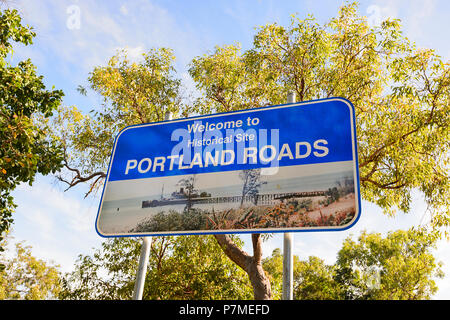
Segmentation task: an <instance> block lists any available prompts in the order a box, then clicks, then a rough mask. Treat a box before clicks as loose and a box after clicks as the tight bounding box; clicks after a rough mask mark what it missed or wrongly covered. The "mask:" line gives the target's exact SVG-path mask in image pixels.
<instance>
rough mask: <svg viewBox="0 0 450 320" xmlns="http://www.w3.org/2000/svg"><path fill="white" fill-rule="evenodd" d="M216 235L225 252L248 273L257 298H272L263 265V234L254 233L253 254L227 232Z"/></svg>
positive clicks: (254, 295)
mask: <svg viewBox="0 0 450 320" xmlns="http://www.w3.org/2000/svg"><path fill="white" fill-rule="evenodd" d="M214 237H215V238H216V240H217V242H218V243H219V245H220V247H221V248H222V250H223V252H224V253H225V254H226V255H227V256H228V257H229V258H230V259H231V260H232V261H233V262H234V263H236V264H237V265H238V266H239V267H241V268H242V269H243V270H244V271H245V272H246V273H247V274H248V277H249V279H250V282H251V284H252V287H253V297H254V298H255V300H270V299H272V290H271V287H270V281H269V279H268V278H267V276H266V273H265V272H264V269H263V267H262V248H261V235H260V234H259V233H258V234H252V244H253V256H250V255H249V254H248V253H246V252H245V251H243V250H242V249H240V248H239V247H238V246H237V245H236V244H235V243H234V242H233V241H232V240H231V238H230V237H229V236H228V235H226V234H215V235H214Z"/></svg>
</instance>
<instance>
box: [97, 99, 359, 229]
mask: <svg viewBox="0 0 450 320" xmlns="http://www.w3.org/2000/svg"><path fill="white" fill-rule="evenodd" d="M354 121H355V118H354V109H353V106H352V105H351V103H350V102H349V101H347V100H345V99H342V98H331V99H323V100H317V101H311V102H304V103H295V104H287V105H279V106H270V107H264V108H258V109H249V110H242V111H235V112H229V113H221V114H215V115H208V116H200V117H194V118H186V119H176V120H173V121H164V122H158V123H149V124H143V125H137V126H131V127H127V128H125V129H124V130H122V131H121V132H120V133H119V134H118V135H117V137H116V140H115V143H114V147H113V151H112V155H111V160H110V165H109V168H108V175H107V179H106V181H105V186H104V190H103V194H102V199H101V202H100V207H99V212H98V215H97V221H96V229H97V232H98V233H99V234H100V235H101V236H105V237H110V236H142V235H176V234H211V233H234V232H281V231H285V232H291V231H326V230H343V229H346V228H349V227H350V226H352V225H354V224H355V223H356V221H357V220H358V218H359V215H360V194H359V176H358V165H357V150H356V132H355V131H356V130H355V123H354Z"/></svg>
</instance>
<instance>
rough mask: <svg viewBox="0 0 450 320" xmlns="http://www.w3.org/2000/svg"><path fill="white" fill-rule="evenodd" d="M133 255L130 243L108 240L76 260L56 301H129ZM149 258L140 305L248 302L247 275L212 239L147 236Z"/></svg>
mask: <svg viewBox="0 0 450 320" xmlns="http://www.w3.org/2000/svg"><path fill="white" fill-rule="evenodd" d="M235 240H236V241H237V243H238V244H239V245H240V246H241V245H242V243H241V242H240V241H239V240H238V238H235ZM139 253H140V244H139V243H138V242H137V241H136V240H135V239H113V240H108V241H106V242H104V243H103V244H102V249H99V250H97V251H96V252H95V253H94V255H93V256H92V257H91V256H79V259H78V261H77V265H76V268H75V271H73V272H72V273H70V274H67V275H66V276H65V278H64V281H63V290H62V292H61V295H60V298H61V299H102V300H103V299H131V297H132V294H133V288H134V282H135V277H136V270H137V262H138V260H139V259H138V257H139ZM149 259H150V260H149V266H148V271H147V276H146V281H145V288H144V293H143V299H144V300H145V299H250V298H251V297H252V289H251V286H250V284H249V280H248V277H247V275H246V274H245V272H244V271H242V270H241V269H240V268H239V267H237V266H236V265H235V264H234V263H232V262H231V261H230V260H229V259H228V257H227V256H225V254H224V253H223V252H222V250H221V249H220V247H219V245H218V244H217V242H216V240H215V239H214V238H213V237H212V236H180V237H152V243H151V250H150V258H149Z"/></svg>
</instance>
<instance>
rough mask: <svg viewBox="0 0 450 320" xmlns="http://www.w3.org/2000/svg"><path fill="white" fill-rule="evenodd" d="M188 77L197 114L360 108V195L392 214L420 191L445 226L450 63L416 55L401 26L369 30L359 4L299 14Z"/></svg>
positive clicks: (201, 64) (428, 52) (194, 68)
mask: <svg viewBox="0 0 450 320" xmlns="http://www.w3.org/2000/svg"><path fill="white" fill-rule="evenodd" d="M189 71H190V74H191V76H192V78H193V79H194V81H195V82H196V87H197V89H198V90H200V92H201V93H202V95H201V97H200V98H198V101H197V102H196V108H197V109H198V112H199V113H211V112H223V111H231V110H239V109H247V108H257V107H262V106H265V105H272V104H282V103H285V101H286V96H287V92H289V91H294V92H295V93H296V96H297V98H298V100H299V101H306V100H314V99H320V98H328V97H335V96H340V97H344V98H347V99H348V100H350V101H351V102H352V103H353V105H354V106H355V109H356V126H357V136H358V155H359V169H360V177H361V179H360V181H361V187H362V188H361V193H362V196H363V198H364V199H366V200H369V201H371V202H374V203H376V204H377V205H379V206H380V207H382V208H384V210H385V211H386V212H387V213H389V214H394V212H395V211H396V210H398V209H400V210H402V211H405V212H407V211H409V209H410V204H411V191H412V190H413V189H418V190H420V191H422V192H423V194H424V195H425V199H426V201H427V203H428V205H429V208H430V209H431V212H432V214H433V223H434V225H435V226H436V227H440V226H443V225H447V224H449V216H450V214H449V211H448V210H449V199H450V192H449V191H450V188H449V176H448V172H449V167H448V164H449V153H448V149H449V144H450V139H449V138H450V134H449V123H450V118H449V117H450V112H449V111H450V109H449V108H450V106H449V104H448V99H449V95H450V65H449V64H448V63H444V62H443V61H442V60H441V58H440V57H439V56H438V55H437V54H436V53H435V52H434V51H433V50H432V49H417V48H416V47H415V45H414V44H412V43H411V42H410V41H409V40H408V39H407V38H406V37H404V36H403V34H402V32H401V26H400V21H399V20H398V19H394V20H386V21H384V22H383V23H381V25H380V26H378V27H370V26H369V25H368V23H367V19H366V18H365V17H362V16H359V15H358V13H357V5H356V4H354V3H351V4H346V5H344V6H343V7H342V8H341V9H340V10H339V12H338V14H337V16H336V17H335V18H332V19H331V20H330V21H329V22H328V23H325V24H323V25H320V24H318V23H317V21H316V20H315V18H314V17H312V16H309V17H307V18H306V19H300V18H298V17H297V16H293V17H292V19H291V24H290V25H289V26H288V27H283V26H280V25H278V24H276V23H274V24H267V25H264V26H261V27H259V28H258V30H257V33H256V35H255V36H254V41H253V46H252V47H251V48H249V49H247V50H245V51H242V49H241V47H240V45H239V44H235V45H226V46H223V47H216V48H215V50H214V51H213V52H210V53H207V54H205V55H203V56H199V57H196V58H195V59H193V61H192V62H191V64H190V69H189Z"/></svg>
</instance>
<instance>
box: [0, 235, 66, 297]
mask: <svg viewBox="0 0 450 320" xmlns="http://www.w3.org/2000/svg"><path fill="white" fill-rule="evenodd" d="M6 240H8V239H5V240H3V243H2V246H4V247H6ZM0 259H1V260H2V261H4V262H5V268H4V269H3V270H0V300H18V299H20V300H43V299H55V298H56V297H57V296H58V294H59V290H60V272H59V270H58V268H59V266H57V265H52V264H49V263H47V262H45V261H43V260H40V259H37V258H35V257H33V255H32V252H31V247H30V246H24V244H23V243H20V242H19V243H17V244H16V245H15V255H13V256H11V255H10V254H9V255H8V257H7V256H6V254H0Z"/></svg>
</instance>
